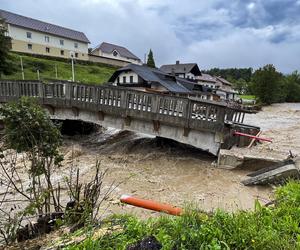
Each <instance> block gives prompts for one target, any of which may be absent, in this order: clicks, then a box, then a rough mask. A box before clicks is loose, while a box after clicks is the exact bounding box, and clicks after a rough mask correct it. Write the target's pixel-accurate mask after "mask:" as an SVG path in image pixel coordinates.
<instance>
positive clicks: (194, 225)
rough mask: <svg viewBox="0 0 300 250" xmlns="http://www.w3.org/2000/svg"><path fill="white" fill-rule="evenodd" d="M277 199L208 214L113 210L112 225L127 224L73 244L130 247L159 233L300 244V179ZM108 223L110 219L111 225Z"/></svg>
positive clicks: (167, 239)
mask: <svg viewBox="0 0 300 250" xmlns="http://www.w3.org/2000/svg"><path fill="white" fill-rule="evenodd" d="M275 198H276V205H275V206H274V207H264V206H262V205H260V204H259V202H256V203H255V209H254V211H238V212H235V213H228V212H224V211H221V210H217V211H215V212H214V213H212V214H206V213H203V212H200V211H197V210H195V209H188V210H186V212H185V214H184V215H183V216H180V217H171V216H161V217H159V218H150V219H148V220H145V221H143V220H139V219H137V218H135V217H133V216H128V215H126V216H113V217H111V218H109V220H107V221H108V223H110V224H111V225H121V226H122V228H123V230H122V231H117V232H113V233H108V234H105V235H104V236H102V237H101V238H99V239H98V240H92V239H91V238H88V239H87V240H85V241H84V242H82V243H80V244H78V245H74V246H70V247H68V248H67V249H72V250H74V249H126V247H127V246H128V245H130V244H132V243H134V242H136V241H138V240H140V239H142V238H144V237H146V236H149V235H153V236H155V237H156V238H157V239H158V241H160V242H161V243H162V245H163V249H168V250H175V249H178V250H179V249H180V250H181V249H189V250H190V249H191V250H192V249H270V250H276V249H300V228H299V222H300V182H297V181H290V182H289V183H287V184H286V185H285V186H282V187H279V188H277V190H276V193H275ZM105 226H107V224H106V225H105Z"/></svg>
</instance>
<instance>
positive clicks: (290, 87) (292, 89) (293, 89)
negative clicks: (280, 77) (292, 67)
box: [285, 71, 300, 102]
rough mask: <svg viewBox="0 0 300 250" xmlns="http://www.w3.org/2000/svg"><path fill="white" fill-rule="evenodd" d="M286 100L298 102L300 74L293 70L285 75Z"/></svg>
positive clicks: (299, 100)
mask: <svg viewBox="0 0 300 250" xmlns="http://www.w3.org/2000/svg"><path fill="white" fill-rule="evenodd" d="M285 90H286V101H287V102H300V74H299V73H298V72H297V71H295V72H293V73H292V74H290V75H287V76H286V77H285Z"/></svg>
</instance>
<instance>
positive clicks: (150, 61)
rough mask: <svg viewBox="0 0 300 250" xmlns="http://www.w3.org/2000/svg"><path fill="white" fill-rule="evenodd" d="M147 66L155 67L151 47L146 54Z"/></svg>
mask: <svg viewBox="0 0 300 250" xmlns="http://www.w3.org/2000/svg"><path fill="white" fill-rule="evenodd" d="M147 66H148V67H151V68H155V61H154V57H153V52H152V50H151V49H150V51H149V54H148V60H147Z"/></svg>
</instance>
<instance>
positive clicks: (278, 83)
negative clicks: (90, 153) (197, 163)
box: [253, 64, 285, 104]
mask: <svg viewBox="0 0 300 250" xmlns="http://www.w3.org/2000/svg"><path fill="white" fill-rule="evenodd" d="M282 82H283V81H282V74H281V73H279V72H277V71H276V68H275V67H274V65H272V64H268V65H266V66H264V67H263V68H259V69H258V70H256V71H255V73H254V75H253V91H254V94H255V95H256V96H257V97H258V98H259V100H260V101H261V102H262V103H264V104H271V103H274V102H279V101H283V100H284V99H285V96H284V95H285V90H284V88H283V86H282Z"/></svg>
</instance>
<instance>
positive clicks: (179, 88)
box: [108, 64, 194, 94]
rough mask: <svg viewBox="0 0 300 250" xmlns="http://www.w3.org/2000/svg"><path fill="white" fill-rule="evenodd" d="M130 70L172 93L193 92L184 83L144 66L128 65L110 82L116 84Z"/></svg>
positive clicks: (115, 74)
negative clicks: (121, 75) (120, 76)
mask: <svg viewBox="0 0 300 250" xmlns="http://www.w3.org/2000/svg"><path fill="white" fill-rule="evenodd" d="M129 70H131V71H133V72H135V73H136V74H137V75H139V76H140V77H141V78H142V79H144V81H146V82H156V83H159V84H160V85H162V86H163V87H165V88H166V89H167V90H169V91H170V92H173V93H185V94H186V93H191V92H192V91H191V90H189V89H188V88H187V87H186V86H184V85H183V84H182V82H180V81H178V80H177V78H176V77H174V76H171V75H169V74H166V73H165V72H163V71H161V70H159V69H155V68H150V67H147V66H144V65H136V64H128V65H127V66H125V67H123V68H121V69H118V70H116V71H115V72H114V74H113V75H112V76H111V77H110V79H109V80H108V81H109V82H114V81H115V80H116V78H117V77H118V75H119V74H120V73H121V72H124V71H129ZM181 80H182V79H181ZM186 82H188V81H186ZM190 84H194V83H192V82H190Z"/></svg>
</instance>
